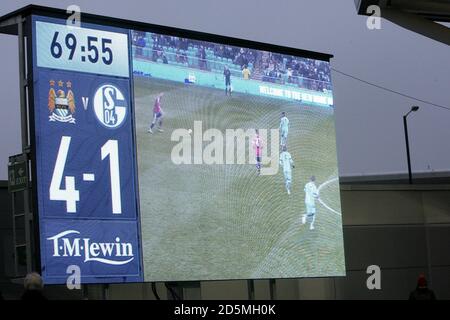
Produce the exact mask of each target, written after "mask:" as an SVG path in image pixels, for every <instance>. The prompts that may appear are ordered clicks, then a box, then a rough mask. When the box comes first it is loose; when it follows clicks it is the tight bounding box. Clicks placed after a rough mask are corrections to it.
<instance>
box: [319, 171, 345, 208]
mask: <svg viewBox="0 0 450 320" xmlns="http://www.w3.org/2000/svg"><path fill="white" fill-rule="evenodd" d="M337 180H338V178H333V179H331V180H328V181H325V182H324V183H322V184H321V185H320V186H319V188H318V189H317V191H318V193H319V197H318V200H319V202H320V204H321V205H323V206H324V207H325V208H327V209H328V210H330V211H331V212H333V213H335V214H337V215H340V216H341V215H342V214H341V213H340V212H338V211H336V210H334V209H333V208H330V207H329V206H328V205H327V204H326V203H325V202H323V201H322V199H320V190H321V189H322V188H323V187H325V186H327V185H329V184H330V183H332V182H335V181H337Z"/></svg>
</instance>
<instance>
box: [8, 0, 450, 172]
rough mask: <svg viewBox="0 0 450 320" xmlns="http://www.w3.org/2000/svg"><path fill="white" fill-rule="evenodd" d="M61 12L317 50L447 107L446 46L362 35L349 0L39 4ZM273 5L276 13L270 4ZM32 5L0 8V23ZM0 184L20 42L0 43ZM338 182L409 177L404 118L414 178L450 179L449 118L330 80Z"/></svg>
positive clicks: (12, 135) (391, 34)
mask: <svg viewBox="0 0 450 320" xmlns="http://www.w3.org/2000/svg"><path fill="white" fill-rule="evenodd" d="M33 3H34V4H39V5H45V6H51V7H57V8H63V9H64V8H66V7H67V6H68V5H70V4H77V5H79V6H80V7H81V9H82V11H85V12H89V13H95V14H101V15H106V16H112V17H118V18H125V19H130V20H138V21H143V22H148V23H154V24H161V25H167V26H174V27H180V28H184V29H192V30H197V31H204V32H208V33H216V34H220V35H226V36H232V37H238V38H243V39H249V40H255V41H261V42H267V43H273V44H278V45H284V46H289V47H295V48H301V49H307V50H314V51H322V52H326V53H331V54H333V55H334V58H333V59H332V61H331V62H332V67H334V68H336V69H338V70H340V71H343V72H346V73H349V74H352V75H354V76H357V77H359V78H362V79H364V80H367V81H370V82H374V83H376V84H379V85H382V86H384V87H388V88H390V89H393V90H396V91H400V92H402V93H405V94H409V95H412V96H415V97H418V98H421V99H424V100H429V101H432V102H434V103H436V104H440V105H444V106H448V107H450V61H449V58H450V47H449V46H446V45H444V44H440V43H438V42H435V41H433V40H430V39H427V38H425V37H423V36H420V35H417V34H414V33H412V32H410V31H408V30H405V29H403V28H401V27H398V26H396V25H394V24H391V23H390V22H388V21H385V20H383V21H382V29H381V30H368V29H367V28H366V18H365V17H361V16H358V15H357V14H356V10H355V6H354V1H353V0H341V1H336V0H307V1H300V0H290V1H287V0H280V1H276V2H273V1H267V2H266V1H261V0H259V1H258V0H247V1H242V0H227V1H223V0H222V1H216V0H209V1H208V0H197V1H182V0H178V1H174V0H152V1H148V2H144V1H138V0H127V1H114V2H113V1H106V0H100V1H98V0H97V1H92V0H90V1H87V0H69V1H66V0H59V1H54V0H46V1H38V0H35V1H34V2H33ZM275 3H276V5H275ZM27 4H30V2H29V1H22V0H19V1H17V0H14V1H12V0H2V1H1V4H0V15H4V14H6V13H8V12H10V11H13V10H15V9H18V8H20V7H22V6H25V5H27ZM0 48H1V52H2V54H1V56H2V59H1V60H0V70H1V72H0V75H1V76H0V83H1V85H0V106H1V111H0V114H1V116H0V132H1V135H0V137H1V138H0V139H1V140H0V147H1V149H0V150H1V152H0V179H6V176H7V175H6V173H7V171H6V163H7V157H8V155H10V154H14V153H18V152H20V129H19V124H20V120H19V105H18V76H17V73H18V62H17V40H16V38H15V37H12V36H5V35H1V36H0ZM333 85H334V101H335V106H336V131H337V144H338V158H339V170H340V175H341V176H353V175H366V174H385V173H399V172H406V170H407V169H406V156H405V144H404V135H403V124H402V115H403V114H404V113H406V112H407V111H408V110H409V108H410V107H411V105H414V104H417V105H419V106H420V107H421V109H420V112H418V113H416V114H412V115H411V117H409V118H408V119H409V122H408V124H409V127H410V140H411V157H412V167H413V170H414V171H430V170H435V171H441V170H446V171H450V146H449V141H450V111H448V110H443V109H439V108H436V107H432V106H430V105H426V104H422V103H419V102H416V101H414V100H410V99H407V98H404V97H401V96H397V95H395V94H392V93H388V92H386V91H382V90H380V89H377V88H374V87H371V86H367V85H366V84H363V83H360V82H358V81H355V80H353V79H350V78H347V77H344V76H342V75H340V74H338V73H335V72H333Z"/></svg>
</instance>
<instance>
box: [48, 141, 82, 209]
mask: <svg viewBox="0 0 450 320" xmlns="http://www.w3.org/2000/svg"><path fill="white" fill-rule="evenodd" d="M71 139H72V138H71V137H67V136H63V137H62V138H61V144H60V145H59V151H58V156H57V157H56V163H55V168H54V169H53V176H52V181H51V183H50V190H49V191H50V200H56V201H66V211H67V212H68V213H76V212H77V201H80V192H79V191H78V190H77V189H75V177H73V176H67V177H66V178H65V182H66V189H61V182H62V179H63V175H64V167H65V166H66V160H67V154H68V153H69V146H70V140H71Z"/></svg>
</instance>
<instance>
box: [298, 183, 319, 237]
mask: <svg viewBox="0 0 450 320" xmlns="http://www.w3.org/2000/svg"><path fill="white" fill-rule="evenodd" d="M315 181H316V177H315V176H312V177H311V178H310V179H309V182H308V183H307V184H306V185H305V189H304V191H305V205H306V214H304V215H303V216H302V224H305V223H306V220H307V219H308V220H309V221H310V225H309V230H314V222H315V221H316V199H317V198H318V197H319V190H318V189H317V187H316V184H315Z"/></svg>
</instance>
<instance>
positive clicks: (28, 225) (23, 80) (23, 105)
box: [17, 16, 33, 272]
mask: <svg viewBox="0 0 450 320" xmlns="http://www.w3.org/2000/svg"><path fill="white" fill-rule="evenodd" d="M23 22H24V21H23V19H22V16H19V17H18V20H17V34H18V39H19V83H20V111H21V122H22V153H23V156H24V157H25V159H24V160H25V162H26V164H27V168H28V165H29V163H28V151H29V141H28V110H27V102H26V87H27V76H26V74H25V61H26V58H25V48H24V40H25V38H24V34H23ZM27 179H29V170H28V169H27ZM23 197H24V199H23V201H24V215H25V237H26V244H27V245H26V257H27V272H31V271H33V258H32V252H31V245H32V244H31V237H32V236H31V232H32V230H33V228H32V216H31V212H30V189H29V187H28V188H27V189H25V190H24V194H23Z"/></svg>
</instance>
